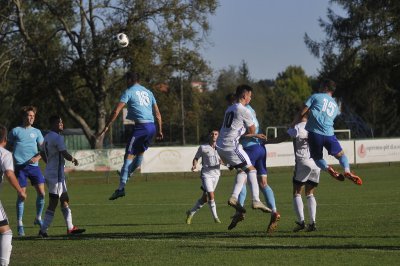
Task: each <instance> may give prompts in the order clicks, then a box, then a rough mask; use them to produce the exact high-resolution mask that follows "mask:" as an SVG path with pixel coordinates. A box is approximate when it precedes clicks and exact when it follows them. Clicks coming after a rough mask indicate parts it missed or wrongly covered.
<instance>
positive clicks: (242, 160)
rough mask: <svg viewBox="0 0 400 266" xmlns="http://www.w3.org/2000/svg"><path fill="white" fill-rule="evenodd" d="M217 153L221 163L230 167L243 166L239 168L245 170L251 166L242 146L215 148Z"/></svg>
mask: <svg viewBox="0 0 400 266" xmlns="http://www.w3.org/2000/svg"><path fill="white" fill-rule="evenodd" d="M217 151H218V154H219V156H220V157H221V159H222V161H223V162H224V163H225V164H226V165H229V166H231V167H235V166H237V165H243V166H241V167H240V168H241V169H243V170H244V169H246V168H248V167H249V166H250V165H252V164H251V161H250V158H249V156H248V155H247V153H246V152H245V151H244V150H243V148H242V146H241V145H239V146H238V147H236V148H235V147H229V148H220V147H218V146H217Z"/></svg>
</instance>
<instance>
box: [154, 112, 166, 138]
mask: <svg viewBox="0 0 400 266" xmlns="http://www.w3.org/2000/svg"><path fill="white" fill-rule="evenodd" d="M153 112H154V116H155V117H156V121H157V137H156V138H157V139H158V140H162V139H163V138H164V135H163V133H162V118H161V113H160V109H158V105H157V104H153Z"/></svg>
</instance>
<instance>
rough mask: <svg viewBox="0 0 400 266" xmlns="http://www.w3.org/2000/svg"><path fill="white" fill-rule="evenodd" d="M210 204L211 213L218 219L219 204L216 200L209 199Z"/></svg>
mask: <svg viewBox="0 0 400 266" xmlns="http://www.w3.org/2000/svg"><path fill="white" fill-rule="evenodd" d="M208 206H209V207H210V210H211V214H212V216H213V217H214V219H217V218H218V214H217V204H215V200H209V201H208Z"/></svg>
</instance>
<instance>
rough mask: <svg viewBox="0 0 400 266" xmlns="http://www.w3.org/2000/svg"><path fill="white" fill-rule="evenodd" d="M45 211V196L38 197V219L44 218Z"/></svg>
mask: <svg viewBox="0 0 400 266" xmlns="http://www.w3.org/2000/svg"><path fill="white" fill-rule="evenodd" d="M43 209H44V195H37V197H36V217H37V218H39V217H42V212H43Z"/></svg>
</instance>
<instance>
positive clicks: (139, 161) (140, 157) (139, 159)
mask: <svg viewBox="0 0 400 266" xmlns="http://www.w3.org/2000/svg"><path fill="white" fill-rule="evenodd" d="M142 162H143V155H137V156H136V157H135V159H133V161H132V163H131V165H130V166H129V176H130V175H131V174H132V173H133V172H134V171H135V170H136V169H137V168H138V167H139V166H140V165H141V164H142Z"/></svg>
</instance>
